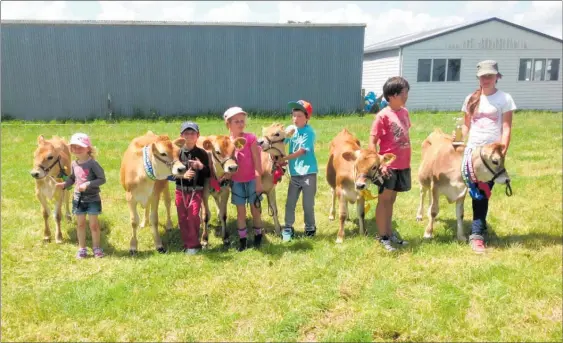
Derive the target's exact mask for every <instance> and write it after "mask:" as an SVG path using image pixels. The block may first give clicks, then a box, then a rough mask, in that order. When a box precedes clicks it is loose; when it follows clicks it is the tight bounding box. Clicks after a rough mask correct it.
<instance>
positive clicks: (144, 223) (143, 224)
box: [139, 222, 147, 228]
mask: <svg viewBox="0 0 563 343" xmlns="http://www.w3.org/2000/svg"><path fill="white" fill-rule="evenodd" d="M145 226H147V223H146V222H141V224H139V227H140V228H144V227H145Z"/></svg>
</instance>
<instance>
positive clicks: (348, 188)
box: [326, 129, 395, 243]
mask: <svg viewBox="0 0 563 343" xmlns="http://www.w3.org/2000/svg"><path fill="white" fill-rule="evenodd" d="M394 159H395V155H393V154H385V155H383V156H380V155H378V154H377V153H376V152H375V151H372V150H368V149H362V148H361V147H360V141H359V140H358V139H357V138H356V137H355V136H354V135H353V134H352V133H350V132H349V131H348V130H346V129H343V130H342V131H340V133H338V135H336V137H334V139H333V140H332V142H331V143H330V155H329V159H328V163H327V167H326V179H327V182H328V184H329V185H330V188H331V193H332V203H331V207H330V212H329V219H330V220H334V205H335V202H336V198H338V200H339V208H340V228H339V230H338V235H337V238H336V243H342V242H343V241H344V222H345V221H346V218H347V217H348V203H352V204H354V203H356V204H357V213H358V217H359V226H360V234H361V235H364V234H365V221H364V219H365V212H364V204H365V199H364V197H363V195H362V194H361V191H362V190H364V189H366V188H367V187H368V186H369V185H370V183H372V182H373V181H374V180H379V181H380V182H381V181H382V178H381V167H382V166H384V165H387V164H389V163H391V162H392V161H393V160H394Z"/></svg>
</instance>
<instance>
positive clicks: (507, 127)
mask: <svg viewBox="0 0 563 343" xmlns="http://www.w3.org/2000/svg"><path fill="white" fill-rule="evenodd" d="M501 77H502V74H501V73H499V70H498V64H497V62H495V61H492V60H487V61H481V62H479V63H478V64H477V78H478V79H479V89H477V90H476V91H475V92H473V93H472V94H470V95H468V96H467V97H466V98H465V102H464V103H463V107H462V108H461V110H462V112H464V113H465V124H464V125H463V126H462V133H463V138H464V139H465V137H466V136H467V134H468V133H469V140H468V142H467V148H472V149H473V148H475V147H479V146H482V145H485V144H490V143H495V142H498V143H501V144H502V145H503V150H502V154H503V155H505V156H506V152H507V150H508V146H509V145H510V133H511V129H512V111H514V110H515V109H516V105H515V104H514V100H512V96H510V94H508V93H505V92H503V91H501V90H500V89H497V88H496V84H497V82H498V80H499V79H500V78H501ZM493 185H494V183H493V182H489V183H488V186H489V189H492V188H493ZM480 192H481V193H482V196H481V198H482V199H480V200H476V199H472V207H473V223H472V226H471V236H469V242H470V244H471V248H472V249H473V251H475V252H476V253H484V252H485V236H486V232H487V221H486V218H487V211H488V209H489V199H488V198H487V196H486V194H487V193H488V192H485V191H483V190H480Z"/></svg>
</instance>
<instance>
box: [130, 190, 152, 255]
mask: <svg viewBox="0 0 563 343" xmlns="http://www.w3.org/2000/svg"><path fill="white" fill-rule="evenodd" d="M126 199H127V205H128V206H129V220H130V222H131V229H132V231H131V240H130V242H129V253H130V254H135V253H136V252H137V228H138V227H139V214H138V213H137V201H136V200H135V199H134V198H133V195H132V194H131V193H127V196H126ZM147 206H148V204H147Z"/></svg>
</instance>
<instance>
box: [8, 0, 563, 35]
mask: <svg viewBox="0 0 563 343" xmlns="http://www.w3.org/2000/svg"><path fill="white" fill-rule="evenodd" d="M1 6H2V8H1V10H2V11H1V13H2V19H36V20H145V21H146V20H148V21H150V20H170V21H194V22H199V21H206V22H268V23H285V22H287V21H288V20H294V21H306V20H309V21H311V22H313V23H365V24H367V27H366V37H365V44H366V45H368V44H371V43H375V42H377V41H381V40H385V39H389V38H393V37H395V36H399V35H403V34H407V33H412V32H417V31H423V30H429V29H433V28H438V27H441V26H449V25H455V24H460V23H463V22H467V21H474V20H478V19H484V18H489V17H493V16H495V17H499V18H502V19H505V20H508V21H511V22H514V23H516V24H519V25H523V26H526V27H529V28H531V29H534V30H537V31H540V32H544V33H547V34H549V35H552V36H555V37H558V38H561V36H562V33H561V32H562V25H561V23H562V21H563V18H562V3H561V1H500V2H494V1H457V2H454V1H450V2H442V1H439V2H438V1H427V2H421V1H381V2H380V1H303V2H301V1H258V2H254V1H253V2H245V1H185V2H184V1H34V2H22V1H2V2H1Z"/></svg>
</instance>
